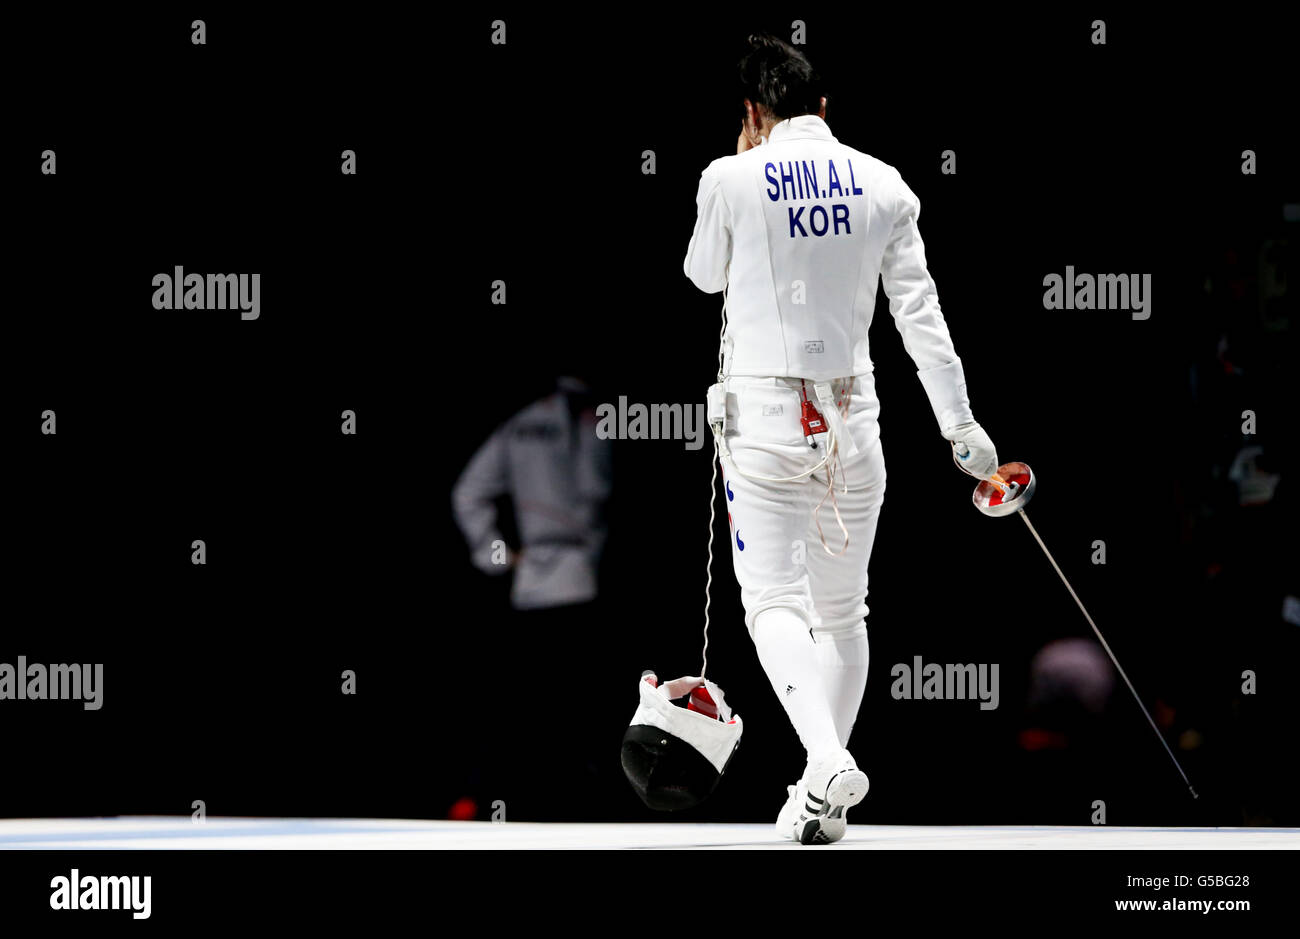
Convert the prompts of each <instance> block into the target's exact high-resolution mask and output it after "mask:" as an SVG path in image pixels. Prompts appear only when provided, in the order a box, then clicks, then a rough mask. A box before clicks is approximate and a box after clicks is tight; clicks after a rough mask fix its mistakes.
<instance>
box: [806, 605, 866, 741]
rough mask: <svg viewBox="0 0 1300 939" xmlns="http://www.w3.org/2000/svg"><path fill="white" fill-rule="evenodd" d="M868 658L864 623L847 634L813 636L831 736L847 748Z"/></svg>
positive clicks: (854, 721) (856, 714)
mask: <svg viewBox="0 0 1300 939" xmlns="http://www.w3.org/2000/svg"><path fill="white" fill-rule="evenodd" d="M870 658H871V650H870V643H869V641H868V638H867V630H866V627H865V626H864V627H862V628H861V629H859V630H858V631H857V632H855V633H852V634H850V635H848V636H838V637H835V636H827V635H822V636H818V638H817V667H818V671H819V673H820V675H821V681H822V687H823V688H824V689H825V692H826V699H827V703H828V705H829V706H830V709H831V714H832V715H833V717H834V720H835V735H836V738H837V739H838V740H839V742H840V746H842V747H848V745H849V737H850V736H852V734H853V726H854V724H855V723H856V721H857V718H858V711H859V710H860V709H861V708H862V698H863V696H864V695H865V694H866V690H867V670H868V665H869V664H870Z"/></svg>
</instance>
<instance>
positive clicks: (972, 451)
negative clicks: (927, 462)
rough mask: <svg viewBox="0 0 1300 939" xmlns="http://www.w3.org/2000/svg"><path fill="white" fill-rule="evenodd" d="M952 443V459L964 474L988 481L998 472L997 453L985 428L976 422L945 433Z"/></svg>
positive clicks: (958, 426)
mask: <svg viewBox="0 0 1300 939" xmlns="http://www.w3.org/2000/svg"><path fill="white" fill-rule="evenodd" d="M943 436H944V438H945V439H947V440H949V441H951V442H952V459H953V462H954V463H956V464H957V467H958V468H959V469H960V470H961V471H962V472H963V473H969V474H970V475H972V476H977V477H979V478H980V479H988V478H989V477H990V476H992V475H993V474H994V473H996V472H997V471H998V467H999V466H1000V465H1001V464H1000V463H998V455H997V451H996V450H995V449H994V447H993V441H992V440H990V439H989V435H988V434H987V433H985V431H984V428H983V427H981V426H980V425H979V424H977V423H976V422H974V421H971V422H970V423H968V424H959V425H957V426H956V427H951V428H949V429H948V430H946V431H945V432H944V435H943Z"/></svg>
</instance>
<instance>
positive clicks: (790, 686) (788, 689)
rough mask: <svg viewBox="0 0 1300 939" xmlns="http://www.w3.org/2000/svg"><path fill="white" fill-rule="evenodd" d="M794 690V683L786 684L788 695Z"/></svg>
mask: <svg viewBox="0 0 1300 939" xmlns="http://www.w3.org/2000/svg"><path fill="white" fill-rule="evenodd" d="M792 691H794V685H786V686H785V693H786V694H787V695H788V694H790V692H792Z"/></svg>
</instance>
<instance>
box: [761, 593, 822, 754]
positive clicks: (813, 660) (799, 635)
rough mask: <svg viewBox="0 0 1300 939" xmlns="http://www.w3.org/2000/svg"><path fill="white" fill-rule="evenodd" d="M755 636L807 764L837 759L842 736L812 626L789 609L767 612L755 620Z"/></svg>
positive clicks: (782, 608) (770, 678) (773, 688)
mask: <svg viewBox="0 0 1300 939" xmlns="http://www.w3.org/2000/svg"><path fill="white" fill-rule="evenodd" d="M753 637H754V647H755V648H756V649H757V650H758V661H759V662H760V663H761V664H762V666H763V671H764V672H766V673H767V679H768V681H770V682H771V683H772V690H773V691H775V692H776V696H777V698H779V699H780V701H781V704H782V705H783V706H784V707H785V713H786V714H787V715H788V716H789V718H790V723H791V724H793V725H794V730H795V733H797V734H798V735H799V740H800V742H801V743H803V746H804V749H805V750H807V751H808V760H809V762H816V761H817V760H820V759H824V758H826V757H829V756H832V755H834V754H835V753H836V752H837V751H838V750H839V749H840V742H839V736H838V734H837V733H836V729H835V718H834V715H833V714H832V712H831V708H830V704H829V699H828V698H827V696H826V689H825V687H824V686H823V680H822V669H821V667H820V666H819V664H818V652H817V644H816V643H814V642H813V638H812V634H811V633H810V632H809V631H808V623H807V622H806V621H805V620H804V618H803V617H802V616H800V615H799V614H798V613H796V612H795V611H794V610H791V609H787V608H784V607H777V608H774V609H770V610H764V611H763V612H761V613H759V614H758V615H757V616H755V617H754V631H753Z"/></svg>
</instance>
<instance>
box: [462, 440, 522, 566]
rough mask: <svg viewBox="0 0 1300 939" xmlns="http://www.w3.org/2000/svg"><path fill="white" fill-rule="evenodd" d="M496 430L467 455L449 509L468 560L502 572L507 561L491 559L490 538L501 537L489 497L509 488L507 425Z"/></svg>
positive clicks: (491, 542) (503, 492) (496, 495)
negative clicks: (468, 458) (467, 550)
mask: <svg viewBox="0 0 1300 939" xmlns="http://www.w3.org/2000/svg"><path fill="white" fill-rule="evenodd" d="M508 426H509V425H505V426H502V427H500V428H498V429H497V430H496V432H495V433H493V434H492V436H491V437H489V438H488V439H487V440H486V441H485V442H484V443H483V446H481V447H479V448H478V450H477V451H476V452H475V453H474V455H473V456H472V457H470V460H469V463H467V464H466V465H465V469H464V470H463V471H462V472H461V474H460V478H459V479H457V480H456V485H455V486H453V487H452V490H451V511H452V515H453V517H454V518H455V519H456V525H457V527H459V528H460V531H461V534H462V535H464V536H465V541H466V543H467V544H468V545H469V550H470V560H471V561H472V562H473V564H474V566H475V567H477V568H478V569H479V570H481V571H483V572H484V573H485V574H502V573H505V571H506V570H507V569H508V565H505V564H494V563H493V561H492V555H493V553H494V552H493V542H495V541H497V540H498V539H501V540H504V539H502V536H501V531H500V529H499V528H498V527H497V509H496V505H495V504H494V502H493V500H494V499H496V498H497V497H498V496H502V495H505V494H506V493H507V492H508V491H509V485H510V483H509V459H508V454H507V452H506V439H507V427H508Z"/></svg>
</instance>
